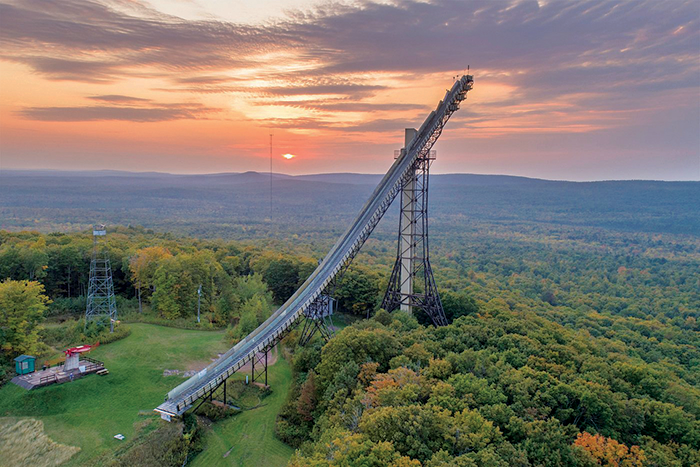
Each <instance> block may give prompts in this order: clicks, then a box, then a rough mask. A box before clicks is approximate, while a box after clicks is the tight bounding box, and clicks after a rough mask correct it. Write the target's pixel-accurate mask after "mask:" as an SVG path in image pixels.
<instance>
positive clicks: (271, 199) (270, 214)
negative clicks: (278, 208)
mask: <svg viewBox="0 0 700 467" xmlns="http://www.w3.org/2000/svg"><path fill="white" fill-rule="evenodd" d="M270 222H272V133H270Z"/></svg>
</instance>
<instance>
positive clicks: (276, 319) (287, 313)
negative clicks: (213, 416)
mask: <svg viewBox="0 0 700 467" xmlns="http://www.w3.org/2000/svg"><path fill="white" fill-rule="evenodd" d="M473 83H474V80H473V77H472V76H471V75H464V76H462V77H460V78H459V79H457V80H456V81H455V83H454V85H453V86H452V88H451V89H449V90H448V91H447V92H446V93H445V97H444V98H443V100H442V101H440V103H439V104H438V106H437V108H436V109H435V110H434V111H433V112H431V113H430V115H428V118H426V119H425V121H424V122H423V125H422V126H421V127H420V129H419V130H418V132H417V134H416V136H415V137H414V138H413V140H412V141H411V142H410V143H409V144H408V145H406V150H405V151H402V154H401V156H400V157H399V158H397V159H396V160H395V161H394V163H393V165H392V166H391V168H389V170H388V171H387V173H386V175H384V178H382V180H381V181H380V182H379V185H377V187H376V188H375V189H374V192H373V193H372V195H371V196H370V198H369V200H367V202H366V203H365V205H364V206H363V207H362V209H361V210H360V212H359V214H358V215H357V217H356V218H355V220H354V221H353V223H352V224H351V225H350V227H349V228H348V229H347V231H346V232H345V233H344V234H343V236H342V237H340V239H339V240H338V241H337V242H336V244H335V245H334V246H333V248H331V250H330V251H329V252H328V254H327V255H326V257H325V258H324V259H323V261H322V262H321V264H319V266H318V267H317V268H316V270H315V271H314V272H313V274H311V276H309V278H308V279H307V280H306V282H304V283H303V284H302V285H301V287H299V289H298V290H297V291H296V292H295V293H294V295H292V296H291V297H290V298H289V300H287V301H286V302H285V304H284V305H282V306H281V307H280V308H279V309H278V310H277V311H275V312H274V313H273V314H272V316H270V317H269V318H268V319H267V320H266V321H265V322H264V323H263V324H261V325H260V326H259V327H258V328H257V329H256V330H255V331H253V332H251V333H250V334H249V335H248V336H247V337H246V338H245V339H243V340H241V341H240V342H239V343H238V344H236V345H235V346H233V347H232V348H231V349H230V350H229V351H227V352H226V353H225V354H224V355H222V356H221V357H220V358H218V359H217V360H216V361H215V362H213V363H212V364H211V365H209V366H207V367H206V368H205V369H203V370H202V371H200V372H199V373H198V374H196V375H194V376H192V377H191V378H190V379H188V380H187V381H185V382H184V383H182V384H180V385H179V386H177V387H176V388H175V389H173V390H172V391H170V392H169V393H168V395H167V398H166V399H165V402H163V403H162V404H160V405H159V406H158V407H157V408H156V409H154V410H155V411H156V412H159V413H161V415H162V416H163V418H168V419H169V417H171V416H180V415H182V414H183V413H185V412H186V411H187V410H188V409H189V408H190V407H191V406H192V405H193V404H194V402H195V401H197V400H198V399H200V398H202V397H204V396H206V395H209V394H210V393H212V392H213V391H214V390H215V389H216V388H217V387H219V386H220V385H221V384H222V383H223V382H224V381H225V380H226V379H228V378H229V377H230V376H231V375H233V373H235V372H236V371H238V370H239V369H240V368H241V367H242V366H243V365H244V364H245V363H247V362H249V361H251V360H253V359H254V358H255V356H256V353H257V352H263V351H265V350H266V349H268V348H270V347H271V346H272V345H274V344H275V343H277V342H278V341H279V340H280V339H281V338H282V337H283V336H284V335H285V333H286V332H287V331H289V330H290V329H291V328H292V327H293V326H294V325H295V324H296V322H297V320H299V319H300V318H302V317H303V316H304V315H305V311H306V310H307V309H309V307H310V305H311V304H312V303H313V302H314V300H316V299H317V298H318V297H319V296H320V295H321V294H323V293H324V291H325V290H326V287H327V286H328V285H329V284H330V283H331V281H332V280H333V279H334V278H335V276H336V275H337V274H338V273H339V272H341V271H342V270H343V268H344V267H345V266H346V265H347V264H348V263H349V262H350V261H352V259H353V258H354V257H355V255H356V254H357V252H358V251H359V250H360V248H361V247H362V245H363V244H364V242H365V240H367V238H368V237H369V235H370V233H372V230H374V227H375V226H376V225H377V224H378V223H379V221H380V220H381V218H382V216H383V215H384V213H385V212H386V210H387V209H388V208H389V206H390V205H391V203H392V201H393V200H394V198H396V195H397V194H398V193H399V192H400V191H401V187H402V185H403V182H404V180H405V179H406V178H407V177H409V176H410V175H411V169H412V167H413V165H414V163H415V161H416V160H417V159H418V158H419V157H421V156H427V154H428V153H429V151H430V149H431V148H432V147H433V144H435V141H437V139H438V137H439V136H440V134H441V133H442V129H443V128H444V126H445V124H446V123H447V121H448V120H449V118H450V116H451V115H452V114H453V113H454V112H455V111H456V110H458V109H459V104H460V102H462V101H463V100H465V99H466V97H467V92H468V91H469V90H471V89H472V86H473Z"/></svg>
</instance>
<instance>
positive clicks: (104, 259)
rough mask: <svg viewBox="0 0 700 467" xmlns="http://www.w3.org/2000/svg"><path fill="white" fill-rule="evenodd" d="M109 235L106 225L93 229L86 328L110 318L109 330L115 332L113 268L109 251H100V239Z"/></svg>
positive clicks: (115, 307) (99, 225)
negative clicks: (106, 317) (92, 323)
mask: <svg viewBox="0 0 700 467" xmlns="http://www.w3.org/2000/svg"><path fill="white" fill-rule="evenodd" d="M106 235H107V231H106V229H105V226H104V224H96V225H95V226H94V227H93V229H92V239H93V246H92V260H91V261H90V279H89V282H88V296H87V306H86V308H85V326H87V324H88V323H89V322H90V321H92V320H93V319H96V318H98V317H100V316H108V317H109V330H110V332H114V322H115V321H116V319H117V302H116V300H115V298H114V282H113V281H112V266H111V265H110V262H109V255H108V254H107V251H100V248H99V242H98V239H99V238H100V237H104V236H106Z"/></svg>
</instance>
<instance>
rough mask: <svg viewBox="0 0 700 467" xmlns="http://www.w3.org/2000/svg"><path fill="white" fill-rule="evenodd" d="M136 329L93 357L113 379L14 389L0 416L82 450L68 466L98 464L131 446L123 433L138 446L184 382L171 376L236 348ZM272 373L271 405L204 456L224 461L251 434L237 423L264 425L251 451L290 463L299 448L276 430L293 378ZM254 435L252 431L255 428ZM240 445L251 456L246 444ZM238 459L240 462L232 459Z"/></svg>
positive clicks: (168, 331)
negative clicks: (39, 426)
mask: <svg viewBox="0 0 700 467" xmlns="http://www.w3.org/2000/svg"><path fill="white" fill-rule="evenodd" d="M130 326H131V329H132V333H131V335H130V336H129V337H127V338H125V339H123V340H120V341H117V342H114V343H111V344H108V345H105V346H102V347H99V348H97V349H95V350H94V351H92V352H91V354H90V356H91V357H92V358H96V359H99V360H102V361H104V362H105V366H106V367H107V368H108V369H109V371H110V374H109V375H107V376H104V377H100V376H96V375H90V376H87V377H85V378H82V379H80V380H77V381H75V382H73V383H66V384H61V385H55V386H49V387H46V388H41V389H37V390H33V391H26V390H24V389H22V388H20V387H18V386H15V385H14V384H7V385H5V386H4V387H2V388H0V416H2V417H29V418H33V419H37V420H40V421H41V422H43V424H44V429H45V433H46V435H47V436H48V437H49V438H50V439H51V440H53V441H55V442H56V443H59V444H61V445H66V446H77V447H79V448H80V452H79V453H78V454H76V455H75V456H74V457H73V458H72V459H71V460H70V461H69V462H68V464H67V465H94V464H95V463H96V462H98V458H100V457H101V456H103V455H105V453H109V452H113V451H114V450H116V449H117V448H119V447H121V446H122V445H123V443H124V442H123V441H118V440H116V439H114V438H113V436H114V435H115V434H117V433H121V434H123V435H124V436H126V439H127V440H129V439H132V438H133V437H134V435H135V433H137V432H138V428H139V426H143V425H144V424H147V422H148V421H149V419H151V418H152V417H154V413H153V412H152V410H153V408H154V407H156V406H157V405H158V404H159V403H160V402H162V401H163V397H164V396H165V394H166V393H167V391H169V390H170V389H172V388H173V387H175V386H176V385H177V384H179V383H180V382H182V381H183V379H182V377H180V376H167V377H164V376H163V370H165V369H171V370H174V369H177V370H188V369H193V368H199V367H202V366H204V365H205V364H208V363H209V362H210V361H211V359H212V358H214V357H216V355H217V353H219V352H223V351H225V350H226V349H227V348H228V346H227V345H226V344H225V342H224V339H223V332H218V331H217V332H207V331H190V330H182V329H174V328H167V327H162V326H154V325H148V324H132V325H130ZM271 368H273V369H274V370H273V371H271V374H270V376H271V382H272V384H273V388H274V392H273V394H272V395H270V396H269V397H267V398H266V399H265V402H266V404H267V405H266V406H265V407H262V408H259V409H256V410H253V411H249V412H244V413H243V414H241V415H239V416H237V417H234V418H233V419H230V420H227V421H225V422H224V423H223V424H222V426H221V427H220V426H218V425H214V427H213V432H212V433H210V434H209V435H208V439H207V442H208V443H209V442H210V441H211V444H212V447H211V449H210V448H209V446H207V447H206V448H205V449H206V450H205V452H204V453H202V454H201V455H208V451H210V450H211V451H212V454H211V456H212V457H211V458H212V459H214V458H218V459H221V460H223V459H222V455H223V454H219V452H220V449H221V444H223V445H226V444H227V443H228V446H227V447H226V449H225V451H226V450H228V449H229V448H230V446H231V444H233V442H229V441H228V440H227V439H228V436H229V433H231V435H232V436H235V434H236V433H243V432H245V430H244V429H243V428H241V427H238V426H237V425H236V424H241V425H242V424H250V423H253V424H255V425H257V424H258V423H259V424H260V425H261V426H260V427H259V428H257V431H256V432H255V433H256V436H255V437H252V438H250V440H249V441H250V446H251V449H252V450H253V451H258V450H259V446H260V445H264V446H268V445H269V446H270V447H271V452H273V451H274V452H278V453H279V455H278V456H277V458H278V459H279V460H280V462H279V465H281V464H283V463H284V462H282V461H283V460H284V459H288V458H289V456H290V455H291V448H288V447H286V446H284V445H283V444H282V443H280V442H279V441H277V440H276V439H274V434H273V426H274V425H273V424H274V417H275V415H276V410H277V409H278V408H279V405H281V403H282V402H279V403H278V402H277V401H278V400H283V398H284V396H285V395H286V392H287V387H288V384H289V375H290V371H289V366H288V365H287V363H286V362H285V361H284V360H282V359H280V360H279V361H278V363H277V364H276V365H275V366H273V367H271ZM251 417H252V418H251ZM258 417H259V418H258ZM159 423H160V422H159ZM163 423H164V422H163ZM246 430H252V427H250V426H249V427H248V428H246ZM217 436H218V438H217ZM261 437H265V438H264V439H262V438H261ZM234 442H235V443H236V444H238V447H239V448H240V449H241V450H245V447H244V446H242V444H241V441H240V437H239V438H236V439H235V440H234ZM285 456H286V457H285ZM231 458H232V455H230V456H229V457H228V458H227V459H226V460H229V459H231ZM199 465H218V464H217V463H216V462H214V463H210V464H202V463H200V464H199ZM234 465H235V464H234ZM258 465H276V464H268V463H263V464H258Z"/></svg>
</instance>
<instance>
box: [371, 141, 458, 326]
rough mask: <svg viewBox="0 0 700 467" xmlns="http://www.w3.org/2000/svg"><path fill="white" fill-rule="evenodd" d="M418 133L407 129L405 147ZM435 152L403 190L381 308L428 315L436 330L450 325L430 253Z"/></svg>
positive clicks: (416, 168) (413, 171)
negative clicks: (393, 258)
mask: <svg viewBox="0 0 700 467" xmlns="http://www.w3.org/2000/svg"><path fill="white" fill-rule="evenodd" d="M416 133H417V132H416V130H414V129H413V128H407V129H406V134H405V147H404V149H402V150H401V152H400V153H399V155H403V154H405V152H406V151H408V150H409V149H410V144H411V142H412V140H413V138H414V137H415V135H416ZM434 159H435V151H429V152H428V151H426V153H425V154H422V155H420V156H419V157H418V158H417V159H416V161H415V162H414V164H413V167H412V168H411V170H410V171H409V173H408V175H407V177H406V178H405V179H404V181H403V184H402V186H401V194H400V199H401V206H400V209H401V212H400V214H399V238H398V248H397V254H396V262H395V263H394V269H393V271H392V273H391V278H390V279H389V285H388V287H387V291H386V294H385V295H384V300H383V302H382V308H384V309H385V310H387V311H393V310H395V309H397V308H399V309H401V310H402V311H405V312H408V313H411V314H413V312H414V311H415V309H420V310H422V311H423V312H425V314H426V315H428V317H429V318H430V319H431V321H432V322H433V324H435V325H436V326H442V325H446V324H447V319H446V318H445V312H444V310H443V308H442V302H441V300H440V296H439V294H438V291H437V287H436V286H435V279H434V278H433V271H432V268H431V267H430V258H429V249H428V179H429V172H430V164H431V163H432V161H433V160H434Z"/></svg>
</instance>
